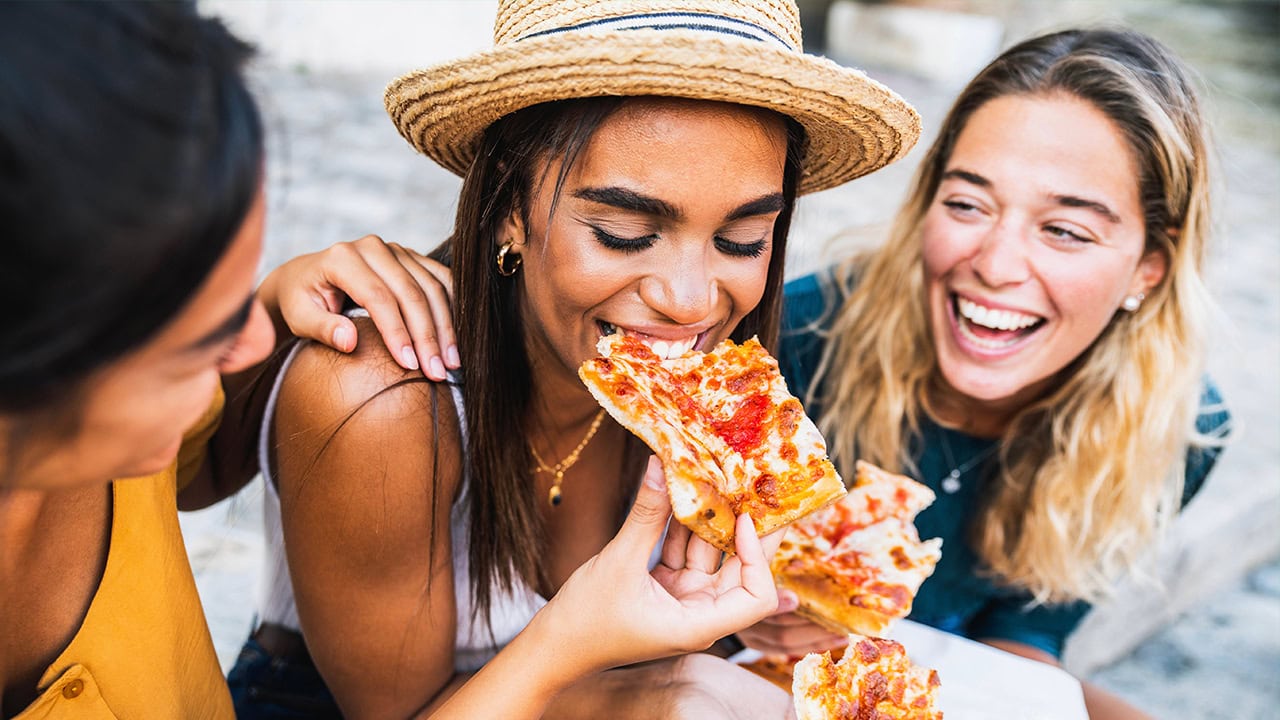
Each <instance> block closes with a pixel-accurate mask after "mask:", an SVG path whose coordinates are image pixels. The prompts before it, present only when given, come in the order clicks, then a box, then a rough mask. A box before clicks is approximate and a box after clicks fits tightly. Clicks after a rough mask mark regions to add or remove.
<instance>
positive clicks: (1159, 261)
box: [1129, 248, 1169, 295]
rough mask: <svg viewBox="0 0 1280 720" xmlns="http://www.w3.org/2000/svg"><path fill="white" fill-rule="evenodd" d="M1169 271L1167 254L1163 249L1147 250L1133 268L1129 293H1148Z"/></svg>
mask: <svg viewBox="0 0 1280 720" xmlns="http://www.w3.org/2000/svg"><path fill="white" fill-rule="evenodd" d="M1168 271H1169V256H1168V255H1167V254H1166V253H1165V251H1164V249H1162V248H1157V249H1155V250H1148V251H1147V253H1146V254H1145V255H1143V256H1142V259H1141V260H1139V261H1138V267H1136V268H1134V270H1133V279H1132V280H1130V282H1129V295H1138V294H1142V295H1150V294H1151V289H1152V288H1154V287H1155V286H1156V285H1159V284H1160V281H1161V280H1163V279H1164V276H1165V273H1167V272H1168Z"/></svg>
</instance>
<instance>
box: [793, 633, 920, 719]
mask: <svg viewBox="0 0 1280 720" xmlns="http://www.w3.org/2000/svg"><path fill="white" fill-rule="evenodd" d="M940 686H941V683H940V682H939V680H938V673H937V671H936V670H930V669H928V668H923V667H920V666H918V665H915V664H914V663H912V662H911V658H909V657H907V653H906V650H904V649H903V647H902V645H901V644H899V643H897V642H894V641H893V640H885V639H883V638H874V637H863V636H861V635H856V634H855V635H850V636H849V646H848V648H847V649H846V650H845V652H844V657H842V658H841V659H840V661H839V662H835V661H833V660H832V659H831V656H830V655H829V654H827V653H813V654H810V655H807V656H805V657H804V659H802V660H801V661H800V662H798V663H796V667H795V678H794V680H793V681H792V686H791V695H792V702H793V703H794V704H795V709H796V718H797V720H858V719H861V718H867V719H868V720H870V719H871V718H875V719H876V720H942V711H941V710H938V709H937V708H936V707H935V704H936V695H937V691H938V688H939V687H940Z"/></svg>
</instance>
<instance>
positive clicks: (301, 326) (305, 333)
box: [280, 297, 356, 353]
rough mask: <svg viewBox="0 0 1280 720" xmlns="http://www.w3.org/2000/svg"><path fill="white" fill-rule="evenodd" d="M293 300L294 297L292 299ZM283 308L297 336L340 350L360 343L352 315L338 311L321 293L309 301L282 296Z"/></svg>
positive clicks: (292, 330) (281, 305)
mask: <svg viewBox="0 0 1280 720" xmlns="http://www.w3.org/2000/svg"><path fill="white" fill-rule="evenodd" d="M290 300H292V299H290ZM280 310H281V312H282V313H283V314H284V320H285V322H286V323H287V324H288V326H289V331H290V332H292V333H293V334H294V335H295V336H296V337H300V338H305V339H307V340H315V341H316V342H320V343H324V344H325V345H328V346H329V347H331V348H333V349H334V350H337V351H339V352H344V353H345V352H351V351H352V350H354V349H355V347H356V326H355V323H353V322H351V319H350V318H348V317H346V316H345V315H342V314H341V313H338V312H334V311H333V310H331V309H330V308H329V307H327V306H326V305H325V301H324V300H323V299H321V298H319V297H313V298H311V299H310V300H306V301H286V300H284V299H282V300H281V303H280Z"/></svg>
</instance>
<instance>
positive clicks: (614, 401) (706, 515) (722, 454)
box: [578, 333, 844, 552]
mask: <svg viewBox="0 0 1280 720" xmlns="http://www.w3.org/2000/svg"><path fill="white" fill-rule="evenodd" d="M598 349H599V351H600V353H601V357H597V358H592V359H591V360H588V361H587V362H585V363H583V365H582V367H581V368H580V369H579V370H578V375H579V376H580V377H581V378H582V381H583V382H584V383H585V384H586V386H587V388H588V389H589V390H590V391H591V393H592V395H594V396H595V398H596V400H597V401H599V403H600V404H601V405H602V406H603V407H604V408H605V409H606V410H608V411H609V414H610V415H612V416H613V417H614V419H616V420H617V421H618V422H619V423H620V424H621V425H622V426H623V427H625V428H627V429H628V430H630V431H631V432H633V433H635V434H636V435H637V436H639V437H640V438H641V439H642V440H644V442H645V443H646V444H648V446H649V447H650V448H651V449H652V450H653V451H654V453H656V454H657V455H658V457H659V458H660V459H661V460H662V465H663V469H664V471H665V472H666V474H667V487H668V489H669V491H670V493H671V506H672V513H673V514H674V515H675V516H676V518H677V519H678V520H679V521H680V522H682V523H684V524H685V525H687V526H688V527H689V528H690V529H692V530H693V531H694V532H695V533H697V534H698V535H699V536H700V537H702V538H703V539H705V540H707V542H710V543H712V544H713V545H715V546H716V547H719V548H720V549H721V550H724V551H725V552H733V542H734V528H735V520H736V518H737V516H738V515H739V514H741V513H744V512H746V513H749V514H750V515H751V518H752V520H754V521H755V526H756V531H757V532H759V533H760V534H762V535H763V534H765V533H768V532H770V531H772V530H774V529H776V528H778V527H781V526H783V525H786V524H787V523H790V522H792V521H793V520H795V519H796V518H799V517H802V516H804V515H807V514H809V513H811V512H813V511H814V510H817V509H819V508H821V507H823V506H824V505H826V504H828V503H830V502H832V501H833V500H835V499H836V498H838V497H840V496H841V495H843V494H844V484H843V483H842V482H841V480H840V476H839V475H838V474H837V473H836V469H835V466H833V465H832V464H831V461H830V459H828V458H827V451H826V443H825V442H824V441H823V439H822V435H821V434H820V433H819V432H818V429H817V427H816V426H815V425H814V424H813V421H811V420H810V419H809V418H808V417H807V416H805V414H804V409H803V408H802V407H801V406H800V401H799V400H797V399H796V398H795V397H794V396H792V395H791V393H790V392H789V391H788V390H787V385H786V381H785V380H783V379H782V374H781V373H780V372H779V371H778V363H777V361H776V360H774V358H773V357H772V356H770V355H769V353H768V351H766V350H765V349H764V347H763V346H761V345H760V343H759V342H758V341H756V339H755V338H752V339H750V340H748V341H746V342H744V343H743V344H741V345H738V344H737V343H734V342H733V341H732V340H726V341H724V342H722V343H720V345H718V346H716V347H715V348H714V349H712V350H711V351H709V352H706V353H702V352H688V353H685V354H684V355H682V356H680V357H676V358H670V359H663V358H661V357H659V356H658V355H657V354H656V353H654V351H653V350H652V349H651V348H650V347H649V346H648V345H646V344H645V343H644V342H642V341H641V340H639V339H638V338H635V337H631V336H627V335H625V334H622V333H615V334H613V335H608V336H606V337H603V338H601V340H600V343H599V345H598Z"/></svg>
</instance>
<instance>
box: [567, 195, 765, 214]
mask: <svg viewBox="0 0 1280 720" xmlns="http://www.w3.org/2000/svg"><path fill="white" fill-rule="evenodd" d="M573 196H574V197H577V198H582V199H583V200H590V201H591V202H597V203H600V204H602V205H608V206H610V207H616V208H620V209H622V210H630V211H633V212H638V213H644V214H645V215H656V216H657V217H661V218H667V219H670V220H675V219H678V218H679V217H680V216H681V214H682V213H681V211H680V208H678V207H676V206H675V205H672V204H671V203H668V202H666V201H665V200H659V199H658V198H655V197H649V196H648V195H641V194H640V193H638V192H635V191H634V190H627V189H626V188H620V187H604V188H581V189H579V190H576V191H574V193H573ZM784 203H785V200H784V199H783V197H782V193H780V192H778V193H770V194H768V195H765V196H763V197H759V198H756V199H755V200H751V201H748V202H746V203H743V204H742V205H739V206H738V207H736V208H734V210H733V211H732V212H730V213H729V216H728V218H727V219H728V220H741V219H742V218H745V217H754V216H756V215H768V214H770V213H776V212H780V211H781V210H782V206H783V204H784Z"/></svg>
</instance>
